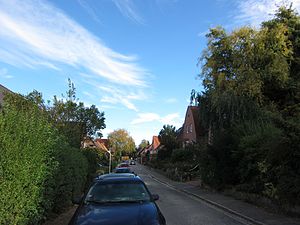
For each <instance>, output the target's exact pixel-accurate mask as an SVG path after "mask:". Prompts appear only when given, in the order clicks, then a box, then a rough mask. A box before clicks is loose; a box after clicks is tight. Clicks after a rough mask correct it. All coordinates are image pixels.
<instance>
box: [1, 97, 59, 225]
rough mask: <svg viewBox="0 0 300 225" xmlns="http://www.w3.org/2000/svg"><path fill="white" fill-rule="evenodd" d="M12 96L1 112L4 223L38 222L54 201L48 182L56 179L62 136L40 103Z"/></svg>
mask: <svg viewBox="0 0 300 225" xmlns="http://www.w3.org/2000/svg"><path fill="white" fill-rule="evenodd" d="M11 100H12V103H13V104H9V105H8V107H5V106H4V111H3V112H2V114H1V115H0V133H1V135H0V151H1V152H0V165H1V167H0V190H1V191H0V215H1V216H0V224H37V223H38V222H39V221H40V220H42V219H43V216H44V215H45V213H46V211H47V210H50V209H51V207H52V205H53V201H52V199H50V198H47V196H54V193H53V192H52V190H51V189H50V188H48V190H47V191H50V193H46V188H45V184H46V182H49V183H54V182H52V181H53V173H55V172H56V170H57V168H58V162H57V161H56V160H55V154H56V149H57V147H58V146H59V145H58V141H59V140H58V139H57V136H56V132H55V131H54V130H53V129H52V128H51V126H50V124H49V123H48V122H47V120H45V118H44V116H43V114H42V113H41V112H40V110H39V109H38V108H37V106H35V105H33V104H29V103H28V102H26V101H24V100H22V98H21V97H14V98H12V99H11ZM48 179H49V181H47V180H48Z"/></svg>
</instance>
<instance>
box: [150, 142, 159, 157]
mask: <svg viewBox="0 0 300 225" xmlns="http://www.w3.org/2000/svg"><path fill="white" fill-rule="evenodd" d="M159 146H160V141H159V139H158V136H153V137H152V144H151V148H150V150H149V151H150V160H153V159H156V158H157V153H158V148H159Z"/></svg>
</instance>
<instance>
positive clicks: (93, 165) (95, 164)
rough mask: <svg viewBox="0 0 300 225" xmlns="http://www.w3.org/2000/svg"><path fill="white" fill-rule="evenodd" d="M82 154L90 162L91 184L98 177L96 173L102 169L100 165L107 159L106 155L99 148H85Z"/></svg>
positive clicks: (89, 180)
mask: <svg viewBox="0 0 300 225" xmlns="http://www.w3.org/2000/svg"><path fill="white" fill-rule="evenodd" d="M81 152H82V153H83V155H84V156H85V157H86V159H87V161H88V183H90V182H91V181H92V180H93V178H94V177H95V176H96V175H97V174H96V172H97V170H98V169H99V168H100V165H99V164H103V162H104V161H106V158H105V155H104V153H103V152H100V150H99V149H97V148H84V149H82V150H81Z"/></svg>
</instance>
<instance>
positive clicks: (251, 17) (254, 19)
mask: <svg viewBox="0 0 300 225" xmlns="http://www.w3.org/2000/svg"><path fill="white" fill-rule="evenodd" d="M290 3H292V4H293V8H295V9H297V10H298V12H299V10H300V0H286V1H284V0H243V1H238V2H237V13H236V16H235V19H236V20H237V22H238V23H247V24H250V25H252V26H256V27H257V26H259V25H260V23H261V22H262V21H265V20H268V19H270V18H272V17H273V16H274V14H275V12H276V10H277V9H278V6H281V5H286V6H289V4H290Z"/></svg>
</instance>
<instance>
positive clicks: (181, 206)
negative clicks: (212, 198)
mask: <svg viewBox="0 0 300 225" xmlns="http://www.w3.org/2000/svg"><path fill="white" fill-rule="evenodd" d="M132 169H133V170H134V171H135V172H136V173H137V174H138V176H140V177H141V178H142V179H143V180H144V181H145V183H146V184H147V186H148V188H149V189H150V191H151V192H152V193H155V194H158V195H159V196H160V199H159V200H158V201H157V204H158V206H159V207H160V209H161V211H162V213H163V214H164V216H165V218H166V220H167V224H169V225H202V224H203V225H217V224H218V225H219V224H225V225H226V224H228V225H229V224H230V225H231V224H250V223H247V222H246V221H243V220H242V219H240V218H237V217H235V216H233V215H230V214H228V213H226V212H223V211H221V210H220V209H217V208H214V207H212V206H210V205H208V204H207V203H205V202H203V201H201V200H199V199H197V198H194V197H191V196H189V195H187V194H184V193H181V192H179V191H177V190H174V189H172V188H171V187H168V186H166V185H164V184H162V183H160V182H159V181H157V180H155V179H153V178H152V177H151V176H150V175H149V173H148V170H147V169H145V168H144V166H141V165H140V164H137V165H135V166H132Z"/></svg>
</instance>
